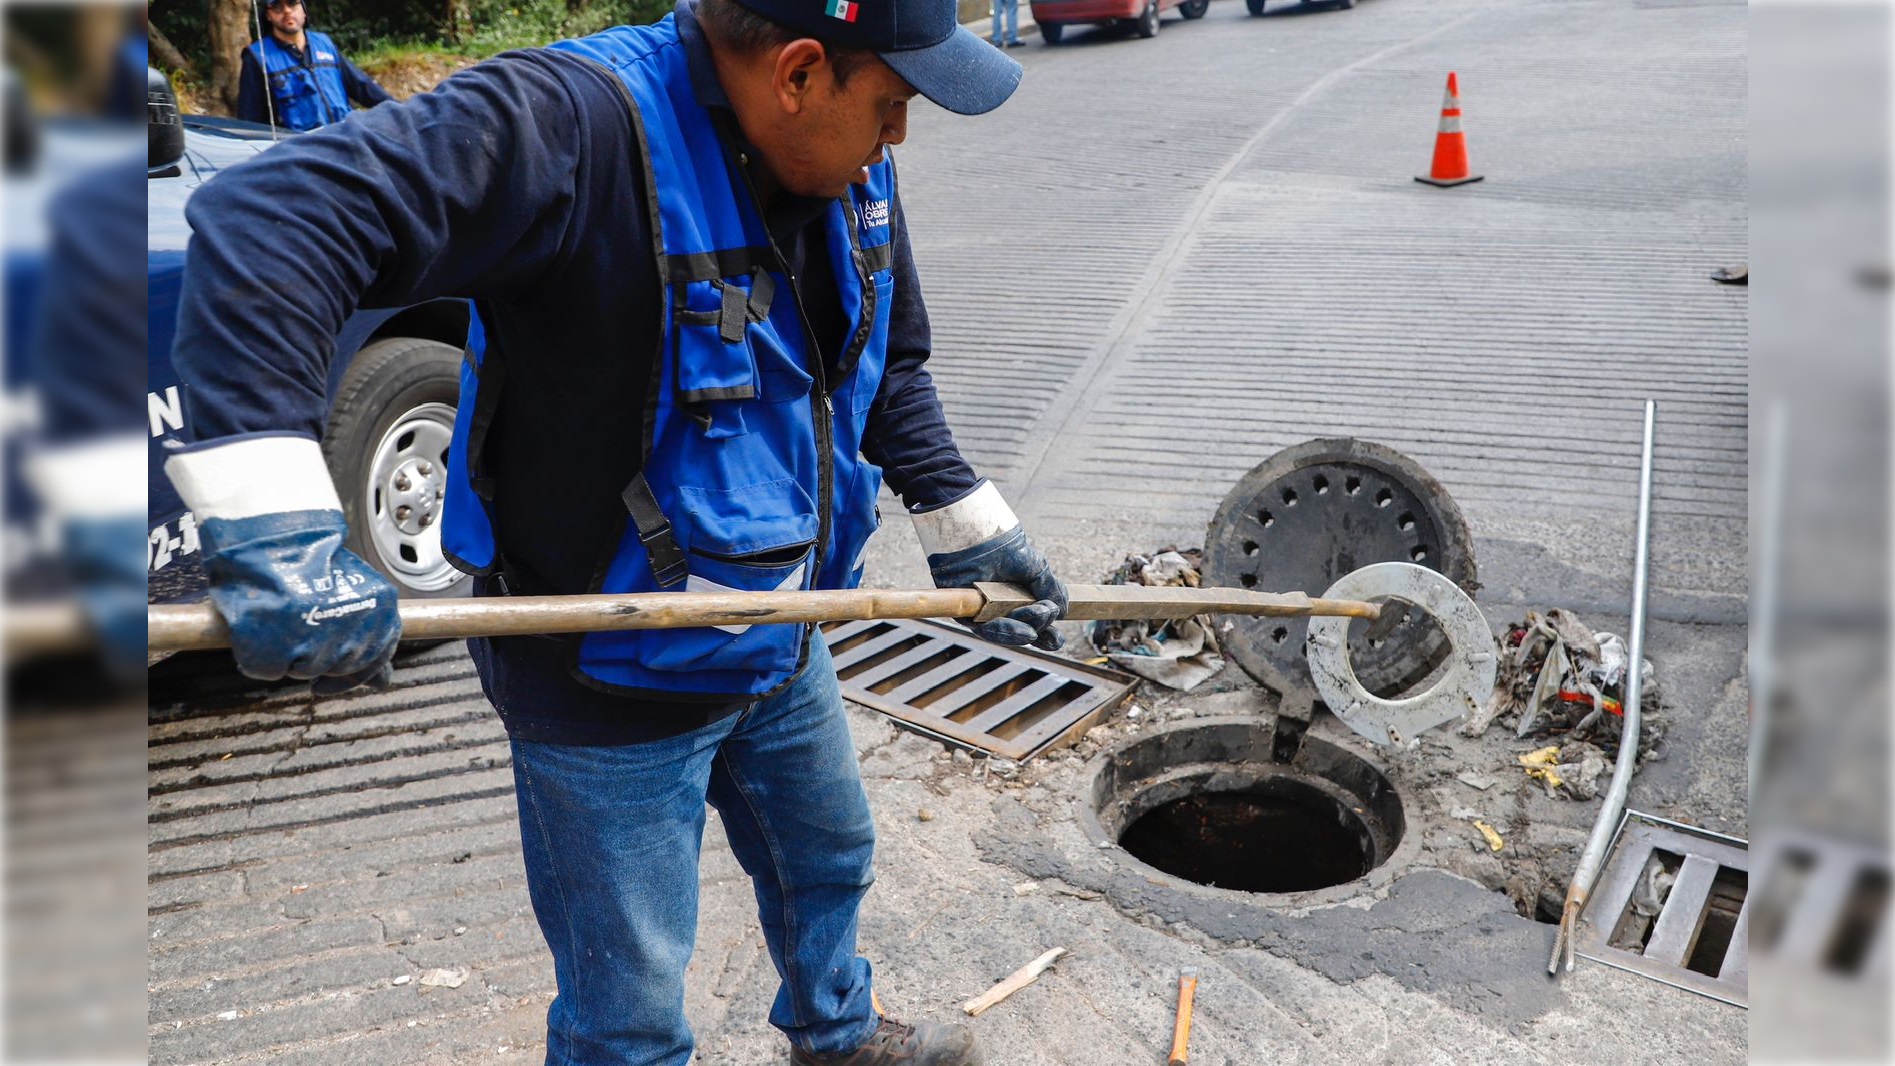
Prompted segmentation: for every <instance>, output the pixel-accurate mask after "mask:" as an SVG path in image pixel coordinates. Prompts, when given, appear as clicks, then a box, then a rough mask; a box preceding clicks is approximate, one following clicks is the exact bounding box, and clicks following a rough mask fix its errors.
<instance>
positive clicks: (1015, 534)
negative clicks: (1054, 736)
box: [914, 480, 1067, 651]
mask: <svg viewBox="0 0 1895 1066" xmlns="http://www.w3.org/2000/svg"><path fill="white" fill-rule="evenodd" d="M914 520H915V531H916V533H917V534H918V535H919V536H920V537H921V548H922V550H923V551H925V552H927V553H928V572H929V574H930V575H932V576H933V578H934V585H935V587H936V588H967V587H969V586H971V585H973V584H974V583H975V582H977V581H999V582H1005V583H1006V584H1009V585H1019V586H1021V587H1023V588H1025V589H1026V590H1027V592H1028V594H1029V595H1031V596H1033V597H1034V602H1033V603H1030V604H1028V605H1027V606H1025V607H1021V608H1018V609H1017V610H1015V611H1013V612H1011V613H1010V614H1008V615H1007V617H1005V618H996V619H994V620H992V621H989V622H981V623H970V625H969V628H971V629H972V630H973V631H974V633H975V634H976V635H977V636H979V637H980V638H981V639H983V640H989V641H992V642H993V643H995V644H1006V645H1009V646H1019V645H1023V644H1031V645H1033V646H1034V647H1037V648H1043V649H1045V650H1047V651H1057V650H1059V646H1060V643H1061V638H1060V635H1059V631H1058V630H1057V629H1055V628H1054V626H1053V623H1054V622H1055V621H1057V620H1058V619H1059V617H1060V616H1061V615H1063V614H1065V613H1066V604H1067V600H1066V586H1065V585H1063V584H1061V583H1060V580H1059V578H1058V577H1057V576H1055V575H1054V574H1053V567H1052V565H1051V564H1049V563H1048V562H1047V561H1046V556H1044V555H1041V554H1040V553H1039V551H1038V550H1037V549H1035V548H1034V547H1033V545H1032V544H1030V543H1028V541H1027V539H1026V530H1024V529H1022V528H1021V526H1020V520H1019V519H1018V518H1015V517H1014V515H1013V511H1012V510H1011V509H1010V508H1008V507H1007V504H1006V501H1004V500H1002V499H1001V498H1000V491H999V490H998V489H996V488H994V486H993V485H992V484H991V483H990V482H988V481H985V480H983V481H981V482H980V483H979V484H978V485H976V486H974V488H973V489H972V490H971V491H969V492H968V493H967V494H966V495H964V496H962V497H960V498H959V499H956V500H953V501H950V502H949V503H947V504H945V505H943V506H941V507H938V508H934V509H932V510H927V511H916V512H914Z"/></svg>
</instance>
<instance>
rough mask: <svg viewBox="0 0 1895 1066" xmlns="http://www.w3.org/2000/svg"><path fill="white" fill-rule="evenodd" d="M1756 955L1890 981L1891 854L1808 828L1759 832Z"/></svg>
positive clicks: (1893, 931) (1894, 945) (1893, 921)
mask: <svg viewBox="0 0 1895 1066" xmlns="http://www.w3.org/2000/svg"><path fill="white" fill-rule="evenodd" d="M1758 845H1759V846H1758V849H1757V906H1756V908H1755V909H1756V912H1757V913H1756V917H1755V918H1754V919H1752V920H1751V923H1750V930H1749V931H1750V943H1751V946H1752V947H1753V948H1755V949H1756V952H1757V956H1758V957H1759V958H1762V959H1768V960H1769V961H1771V962H1773V963H1774V962H1782V963H1788V964H1792V965H1801V966H1804V967H1806V968H1809V969H1812V970H1821V971H1824V972H1826V973H1829V974H1831V975H1834V976H1838V977H1842V978H1845V979H1850V978H1853V979H1859V980H1865V981H1886V980H1888V979H1889V977H1890V956H1891V954H1892V953H1895V928H1891V927H1895V907H1891V905H1890V894H1889V887H1890V885H1889V873H1890V865H1889V854H1888V850H1887V849H1886V848H1874V847H1866V846H1864V845H1861V844H1856V843H1851V842H1848V841H1843V840H1836V839H1833V838H1826V837H1820V836H1813V835H1808V834H1790V835H1787V836H1786V835H1785V834H1783V833H1771V834H1769V835H1767V836H1764V837H1759V839H1758Z"/></svg>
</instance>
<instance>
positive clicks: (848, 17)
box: [829, 0, 862, 22]
mask: <svg viewBox="0 0 1895 1066" xmlns="http://www.w3.org/2000/svg"><path fill="white" fill-rule="evenodd" d="M861 9H862V5H860V4H856V3H851V2H850V0H829V17H830V18H834V19H841V20H842V21H844V22H854V21H855V13H856V12H857V11H860V10H861Z"/></svg>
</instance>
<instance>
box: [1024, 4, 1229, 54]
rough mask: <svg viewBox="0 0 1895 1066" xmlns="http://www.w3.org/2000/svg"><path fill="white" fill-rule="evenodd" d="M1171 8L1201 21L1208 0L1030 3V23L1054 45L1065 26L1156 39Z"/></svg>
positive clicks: (1064, 32)
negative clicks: (1114, 30)
mask: <svg viewBox="0 0 1895 1066" xmlns="http://www.w3.org/2000/svg"><path fill="white" fill-rule="evenodd" d="M1249 2H1250V3H1252V4H1257V3H1259V0H1249ZM1172 8H1177V9H1178V14H1180V15H1183V16H1184V17H1185V18H1188V19H1196V18H1203V17H1204V13H1205V12H1206V11H1209V10H1210V9H1211V0H1033V21H1034V22H1036V23H1038V24H1039V27H1040V36H1041V37H1044V38H1045V39H1046V43H1047V44H1058V43H1059V42H1060V39H1061V38H1062V37H1064V36H1065V35H1066V27H1068V26H1085V25H1095V26H1117V27H1119V28H1121V29H1124V30H1126V31H1128V32H1131V33H1135V34H1137V35H1138V36H1140V37H1156V36H1158V22H1159V19H1160V18H1161V17H1162V15H1163V14H1164V12H1166V11H1170V10H1171V9H1172Z"/></svg>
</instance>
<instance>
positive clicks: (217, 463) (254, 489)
mask: <svg viewBox="0 0 1895 1066" xmlns="http://www.w3.org/2000/svg"><path fill="white" fill-rule="evenodd" d="M165 472H166V473H167V474H169V475H170V476H171V480H172V483H173V484H175V485H177V487H178V494H179V495H180V496H182V497H183V498H184V502H185V503H186V504H187V505H189V506H190V508H191V510H192V512H193V513H194V514H196V516H197V525H198V538H199V544H200V545H201V550H202V551H203V557H204V572H205V576H206V577H208V578H209V579H210V598H211V603H212V604H213V605H214V606H215V607H216V608H217V613H218V614H221V615H223V616H224V621H225V622H226V623H228V624H229V626H230V636H231V650H232V652H233V653H235V655H236V657H237V668H238V669H239V670H242V671H243V672H244V673H245V674H247V675H249V676H250V677H255V678H259V679H262V680H266V681H274V680H278V679H280V678H285V677H290V678H297V679H307V680H310V681H313V682H314V685H313V686H312V688H313V689H314V691H315V692H316V694H317V695H333V694H335V693H339V692H346V691H348V690H349V689H351V688H354V687H356V686H357V685H365V684H366V685H372V686H374V687H377V688H381V687H386V685H387V684H388V681H389V677H390V673H391V668H390V665H389V662H390V660H391V659H393V658H394V655H395V647H396V645H397V644H398V643H399V642H400V640H401V616H400V614H399V613H398V612H397V606H398V605H397V600H396V592H395V587H394V585H392V584H390V583H389V581H388V579H387V578H384V577H383V576H382V575H381V574H380V573H378V572H376V570H375V569H374V568H373V567H371V566H369V565H368V564H367V563H366V562H363V561H362V559H361V558H360V557H359V556H357V555H356V554H355V553H354V552H351V551H349V550H348V549H347V548H345V547H343V546H342V542H343V537H344V536H345V535H346V534H347V531H348V527H347V526H346V525H345V524H344V522H343V520H342V507H341V503H340V501H339V500H337V499H336V495H335V486H334V485H333V484H332V483H331V482H330V480H329V473H328V469H327V467H326V466H325V465H324V464H323V461H322V450H321V448H320V447H319V446H318V445H317V444H316V442H315V441H313V440H310V439H308V438H305V437H290V436H274V435H271V436H256V435H251V436H246V437H241V438H227V439H225V440H219V441H213V442H211V443H209V444H207V445H197V446H194V447H192V448H187V449H183V450H180V451H178V452H177V453H175V454H173V455H172V457H171V458H169V459H168V460H166V462H165Z"/></svg>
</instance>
